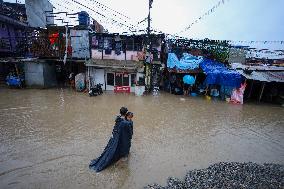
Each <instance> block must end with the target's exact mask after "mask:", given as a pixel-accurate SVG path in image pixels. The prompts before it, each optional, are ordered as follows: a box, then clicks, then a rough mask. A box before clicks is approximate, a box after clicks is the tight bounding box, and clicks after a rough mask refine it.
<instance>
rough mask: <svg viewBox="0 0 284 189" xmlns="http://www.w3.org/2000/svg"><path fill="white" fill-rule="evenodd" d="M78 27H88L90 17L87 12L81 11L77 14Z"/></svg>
mask: <svg viewBox="0 0 284 189" xmlns="http://www.w3.org/2000/svg"><path fill="white" fill-rule="evenodd" d="M78 20H79V25H85V26H88V25H90V16H89V14H88V13H87V12H85V11H81V12H79V14H78Z"/></svg>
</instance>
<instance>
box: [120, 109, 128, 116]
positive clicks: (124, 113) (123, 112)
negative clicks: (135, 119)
mask: <svg viewBox="0 0 284 189" xmlns="http://www.w3.org/2000/svg"><path fill="white" fill-rule="evenodd" d="M127 112H128V109H127V108H126V107H121V108H120V110H119V113H120V115H122V116H125V115H126V113H127Z"/></svg>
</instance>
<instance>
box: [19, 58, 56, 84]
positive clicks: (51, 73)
mask: <svg viewBox="0 0 284 189" xmlns="http://www.w3.org/2000/svg"><path fill="white" fill-rule="evenodd" d="M55 71H56V70H55V65H54V64H49V63H45V62H43V63H38V62H26V63H25V83H26V86H27V87H32V88H49V87H55V86H57V81H56V72H55Z"/></svg>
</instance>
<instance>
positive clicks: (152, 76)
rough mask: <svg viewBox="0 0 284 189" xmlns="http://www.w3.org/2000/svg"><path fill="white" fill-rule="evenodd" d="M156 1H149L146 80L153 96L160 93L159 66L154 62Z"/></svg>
mask: <svg viewBox="0 0 284 189" xmlns="http://www.w3.org/2000/svg"><path fill="white" fill-rule="evenodd" d="M153 1H154V0H149V13H148V27H147V37H148V44H147V47H148V48H147V56H148V61H146V65H145V80H146V91H147V92H150V91H151V90H152V92H153V95H154V96H156V95H158V93H159V79H158V77H159V67H160V65H159V64H155V63H154V62H153V61H152V36H151V8H152V3H153Z"/></svg>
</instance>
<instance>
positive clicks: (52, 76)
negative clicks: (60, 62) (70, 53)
mask: <svg viewBox="0 0 284 189" xmlns="http://www.w3.org/2000/svg"><path fill="white" fill-rule="evenodd" d="M43 77H44V87H46V88H48V87H56V86H57V80H56V68H55V64H53V63H44V64H43Z"/></svg>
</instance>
